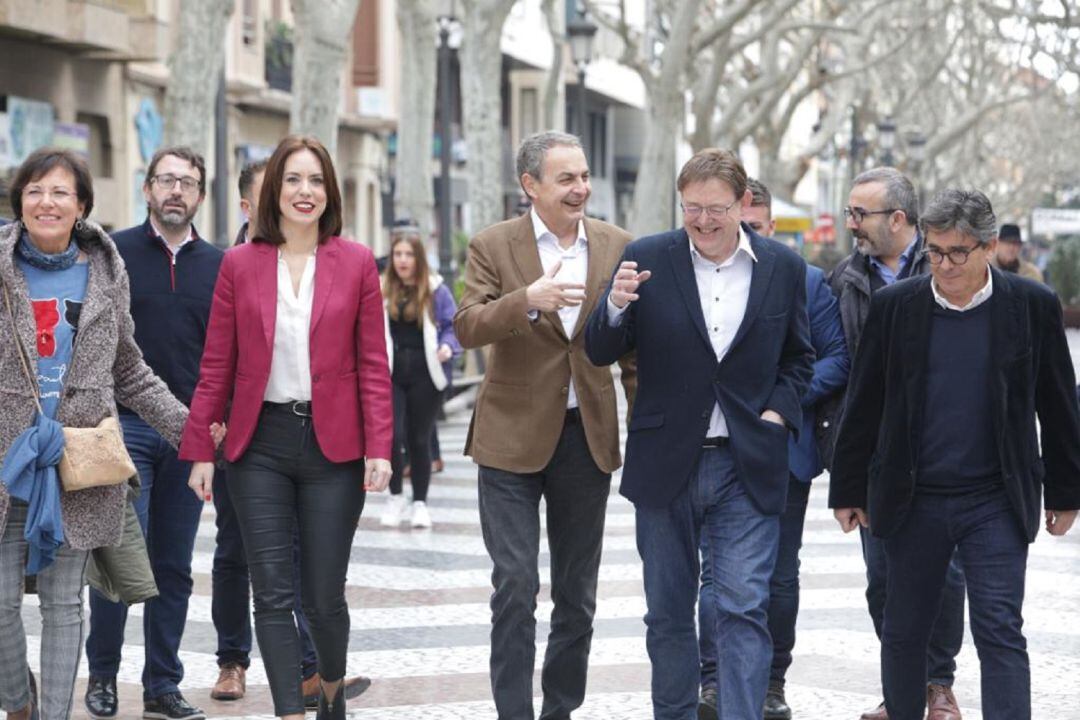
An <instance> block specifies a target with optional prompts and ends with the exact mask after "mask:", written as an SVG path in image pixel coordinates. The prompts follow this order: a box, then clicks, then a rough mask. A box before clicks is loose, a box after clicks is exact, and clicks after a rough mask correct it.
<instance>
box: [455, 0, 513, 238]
mask: <svg viewBox="0 0 1080 720" xmlns="http://www.w3.org/2000/svg"><path fill="white" fill-rule="evenodd" d="M513 5H514V2H513V0H465V2H464V19H465V33H464V37H463V40H462V44H461V100H462V111H463V114H464V121H463V122H464V126H465V127H464V129H465V142H466V145H467V147H468V151H469V157H468V163H467V168H466V169H467V177H468V182H469V206H470V214H469V220H470V222H469V227H468V228H467V231H468V232H470V233H472V232H475V231H478V230H480V229H482V228H485V227H487V226H489V225H494V224H495V223H497V222H499V221H500V220H502V219H503V138H502V98H501V89H502V88H501V85H502V51H501V49H500V41H501V39H502V27H503V23H504V22H505V21H506V16H507V15H509V14H510V8H511V7H513Z"/></svg>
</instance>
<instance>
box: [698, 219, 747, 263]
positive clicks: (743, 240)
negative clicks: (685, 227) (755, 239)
mask: <svg viewBox="0 0 1080 720" xmlns="http://www.w3.org/2000/svg"><path fill="white" fill-rule="evenodd" d="M738 233H739V245H738V247H736V248H735V252H733V253H731V257H729V258H728V259H727V260H725V261H724V262H722V263H714V262H713V261H712V260H710V259H708V258H707V257H705V256H704V255H702V254H701V253H700V252H698V249H697V248H696V247H694V241H693V239H691V238H690V233H686V237H687V242H689V243H690V257H691V258H693V259H699V260H703V261H705V262H708V263H712V264H713V265H719V266H720V267H727V266H728V265H730V264H731V263H733V262H734V261H735V256H736V255H738V254H739V251H740V250H741V251H743V252H744V253H746V255H747V257H749V258H750V259H751V260H753V261H754V262H757V255H755V254H754V248H753V246H752V245H750V236H749V235H747V234H746V233H744V232H743V230H742V226H739V229H738Z"/></svg>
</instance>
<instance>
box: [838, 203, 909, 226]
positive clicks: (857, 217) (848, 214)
mask: <svg viewBox="0 0 1080 720" xmlns="http://www.w3.org/2000/svg"><path fill="white" fill-rule="evenodd" d="M899 209H900V208H887V209H885V210H867V209H866V208H861V207H851V206H848V207H845V208H844V217H845V218H850V219H852V220H854V221H855V223H856V224H859V223H861V222H862V221H863V220H865V219H866V216H867V215H891V214H892V213H894V212H896V211H897V210H899Z"/></svg>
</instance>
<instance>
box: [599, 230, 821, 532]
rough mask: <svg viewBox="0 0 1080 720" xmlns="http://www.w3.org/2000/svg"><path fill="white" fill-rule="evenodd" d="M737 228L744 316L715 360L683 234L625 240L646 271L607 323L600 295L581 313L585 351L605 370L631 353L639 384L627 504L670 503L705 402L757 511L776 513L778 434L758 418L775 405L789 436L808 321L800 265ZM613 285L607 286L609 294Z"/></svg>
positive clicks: (806, 361)
mask: <svg viewBox="0 0 1080 720" xmlns="http://www.w3.org/2000/svg"><path fill="white" fill-rule="evenodd" d="M743 232H745V233H747V234H748V236H749V238H750V245H751V247H752V248H753V250H754V254H755V255H756V256H757V262H755V263H754V269H753V275H752V276H751V280H750V296H749V299H748V302H747V305H746V314H745V315H744V316H743V320H742V324H741V325H740V326H739V329H738V331H737V332H736V333H735V339H734V341H733V342H732V345H731V349H730V350H729V351H728V353H727V355H725V357H724V360H723V362H720V363H718V362H717V360H716V354H715V353H714V352H713V348H712V345H711V344H710V342H709V334H708V331H707V330H706V328H705V316H704V314H703V313H702V310H701V299H700V296H699V295H698V289H697V280H696V279H695V277H694V268H693V263H692V260H691V257H690V239H689V237H688V236H687V234H686V231H685V230H683V229H681V228H680V229H679V230H672V231H670V232H666V233H661V234H659V235H652V236H650V237H645V238H641V239H640V240H636V241H634V242H632V243H630V244H629V245H627V246H626V250H625V251H624V252H623V257H622V260H624V261H625V260H633V261H635V262H637V264H638V270H639V271H642V270H650V271H651V272H652V277H651V278H649V280H648V281H647V282H645V283H644V284H642V285H641V286H640V288H639V289H638V296H639V299H638V300H636V301H635V302H632V303H630V305H629V307H628V308H627V310H626V312H625V313H624V314H623V315H622V317H621V318H620V322H619V324H618V325H617V326H614V327H612V326H611V324H610V323H609V321H608V317H607V293H605V295H604V298H603V299H602V300H601V301H600V302H599V303H598V304H597V306H596V309H595V310H594V311H593V313H592V315H591V316H590V317H589V322H588V325H587V327H586V330H585V332H586V335H585V351H586V353H588V356H589V360H591V361H592V362H593V363H594V364H596V365H610V364H611V363H613V362H615V361H616V360H618V359H619V358H620V357H622V356H623V355H625V354H626V353H628V352H630V351H633V350H636V351H637V362H638V368H637V369H638V390H637V395H636V397H635V399H634V408H633V415H632V416H631V418H630V426H629V436H628V438H627V441H626V462H625V466H624V468H623V474H622V489H621V492H622V494H623V495H625V496H626V497H627V498H628V499H630V500H631V501H632V502H634V503H636V504H641V505H644V506H649V507H664V506H666V505H669V504H670V503H671V502H672V501H673V500H674V499H675V497H676V496H678V495H679V493H680V492H681V491H682V490H683V489H684V488H685V486H686V484H687V483H688V482H689V480H690V477H691V474H692V473H693V472H694V471H695V469H696V467H697V462H698V458H699V456H700V455H701V452H702V449H701V441H702V440H703V439H704V438H705V434H706V432H707V431H708V429H709V418H710V416H711V415H712V408H713V405H714V404H715V403H717V402H719V403H720V408H721V409H722V410H723V412H724V417H725V418H726V420H727V424H728V429H729V430H730V433H731V449H732V453H733V454H734V458H735V467H736V472H737V473H738V474H739V477H740V478H741V479H742V481H743V483H744V485H745V487H746V490H747V494H748V495H749V496H750V499H751V500H752V501H753V503H754V505H755V506H756V507H757V508H758V509H759V510H760V511H761V512H763V513H766V514H771V515H775V514H779V513H780V512H781V511H782V510H783V509H784V503H785V502H786V498H787V484H788V453H787V440H788V429H787V428H785V427H783V426H781V425H777V424H775V423H770V422H766V421H764V420H762V419H761V417H760V415H761V413H762V412H763V411H765V410H775V411H776V412H778V413H780V415H782V416H783V417H784V419H785V420H786V421H787V424H788V426H789V427H790V428H792V429H794V430H795V431H796V432H798V429H799V428H800V427H801V426H802V407H801V398H802V396H803V393H804V392H805V391H806V388H807V385H808V383H809V382H810V375H811V363H812V362H813V359H814V351H813V349H812V348H811V347H810V338H809V330H808V327H807V318H806V263H805V262H803V260H802V258H800V257H799V256H798V255H796V254H795V253H794V252H792V251H791V250H789V249H788V248H787V247H785V246H783V245H782V244H780V243H778V242H775V241H773V240H768V239H765V238H762V237H760V236H758V235H756V234H754V233H753V232H752V231H751V230H750V229H749V228H748V227H747V226H746V225H743ZM610 291H611V288H610V285H609V286H608V293H610Z"/></svg>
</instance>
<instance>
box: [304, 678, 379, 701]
mask: <svg viewBox="0 0 1080 720" xmlns="http://www.w3.org/2000/svg"><path fill="white" fill-rule="evenodd" d="M321 683H322V678H321V677H320V676H319V673H315V674H314V675H312V676H311V677H309V678H305V679H304V681H303V682H302V683H301V684H300V692H301V693H302V694H303V696H304V707H305V708H308V709H311V708H317V707H319V692H320V691H321V690H322V686H321ZM369 687H371V678H369V677H364V676H363V675H357V676H356V677H351V678H345V699H346V700H352V699H353V698H356V697H359V696H360V694H361V693H363V692H364V691H365V690H367V689H368V688H369Z"/></svg>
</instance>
